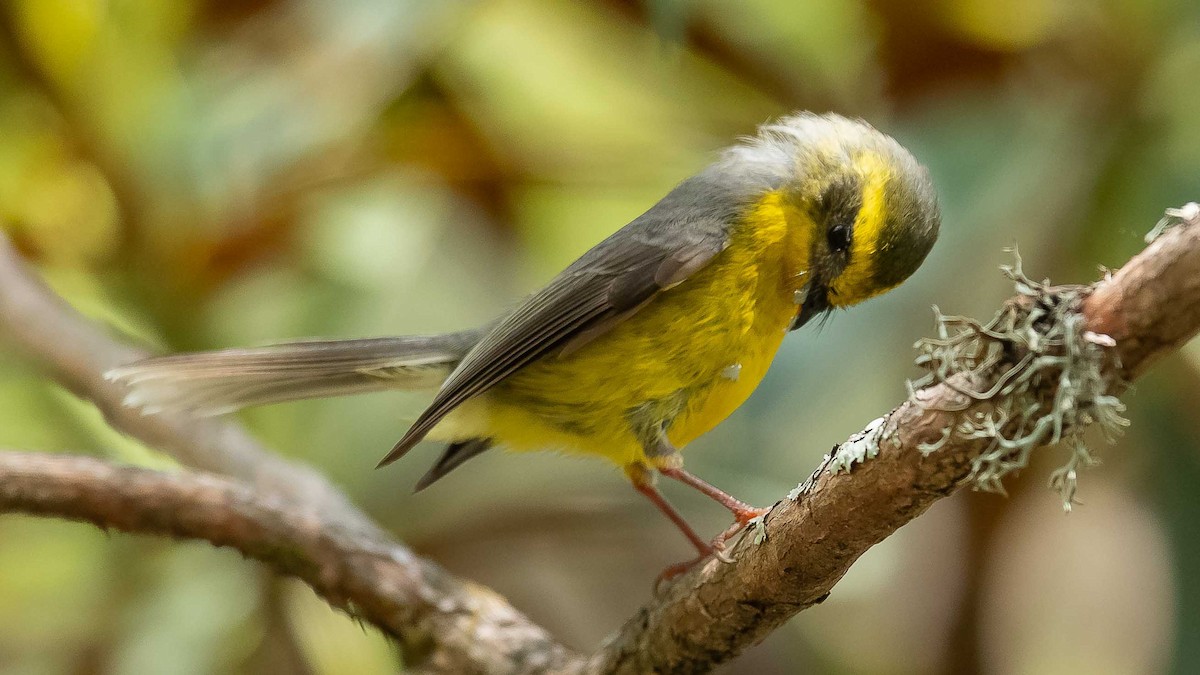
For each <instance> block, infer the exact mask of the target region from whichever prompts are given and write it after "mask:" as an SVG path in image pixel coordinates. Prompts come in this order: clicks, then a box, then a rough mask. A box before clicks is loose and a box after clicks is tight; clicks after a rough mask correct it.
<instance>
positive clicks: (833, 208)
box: [790, 175, 862, 330]
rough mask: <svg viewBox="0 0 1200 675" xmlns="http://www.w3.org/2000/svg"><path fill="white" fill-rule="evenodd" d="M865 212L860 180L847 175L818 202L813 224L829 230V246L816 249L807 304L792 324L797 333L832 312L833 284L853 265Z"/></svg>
mask: <svg viewBox="0 0 1200 675" xmlns="http://www.w3.org/2000/svg"><path fill="white" fill-rule="evenodd" d="M861 208H862V191H861V190H860V186H859V181H858V178H857V177H856V176H853V175H847V176H843V177H841V178H839V179H838V180H836V181H834V182H832V183H830V184H829V185H828V186H826V188H825V189H824V190H823V191H822V192H821V196H820V198H819V199H817V200H816V204H815V205H814V208H813V212H812V213H811V214H810V215H811V216H812V219H813V222H814V223H816V224H817V225H818V226H824V228H825V244H826V245H825V246H818V245H814V246H813V247H812V254H811V255H812V258H811V259H810V260H809V268H810V269H811V270H812V275H811V277H810V281H809V285H808V287H807V289H806V291H805V292H804V298H803V301H802V302H801V303H800V307H799V309H798V310H797V312H796V318H795V319H793V320H792V325H791V326H790V330H796V329H797V328H800V327H801V326H803V325H805V324H806V323H808V322H809V321H811V320H812V319H813V318H814V317H817V316H820V315H822V314H825V313H827V312H828V311H829V310H830V309H832V306H833V305H832V304H831V303H830V302H829V283H830V281H831V280H832V279H833V278H835V277H836V276H837V275H838V274H841V272H842V270H844V269H845V268H846V265H847V264H848V263H849V262H850V249H851V248H852V247H853V245H854V221H855V220H856V219H857V218H858V212H859V209H861Z"/></svg>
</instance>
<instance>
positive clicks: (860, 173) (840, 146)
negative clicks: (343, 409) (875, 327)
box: [732, 113, 941, 328]
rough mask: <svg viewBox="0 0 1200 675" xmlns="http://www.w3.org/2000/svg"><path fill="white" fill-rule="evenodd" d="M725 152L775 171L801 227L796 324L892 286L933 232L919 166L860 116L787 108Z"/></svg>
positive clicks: (784, 201)
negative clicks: (788, 111) (800, 280)
mask: <svg viewBox="0 0 1200 675" xmlns="http://www.w3.org/2000/svg"><path fill="white" fill-rule="evenodd" d="M732 153H733V155H734V157H738V156H740V159H742V160H753V161H754V162H755V163H756V164H758V166H759V167H760V168H759V169H758V170H759V171H765V173H766V174H768V175H773V176H774V178H775V179H774V180H773V181H772V183H773V185H772V188H773V190H772V192H773V193H774V194H776V195H777V196H778V199H779V201H780V204H781V206H782V209H783V211H784V213H785V217H787V219H788V223H789V226H790V227H792V228H794V229H796V230H797V231H800V232H801V233H802V238H803V239H804V242H803V243H804V245H802V246H800V247H798V250H800V251H802V252H803V253H802V255H804V256H806V258H807V260H804V261H800V262H801V267H802V268H803V269H804V270H805V272H806V277H805V279H804V281H805V286H804V288H803V290H802V293H803V297H802V298H801V299H802V307H801V309H800V310H799V311H798V313H797V316H796V320H795V322H794V324H793V327H794V328H798V327H799V326H801V325H803V324H804V323H806V322H808V321H809V320H811V319H812V318H813V317H815V316H818V315H821V314H824V313H825V312H827V311H828V310H830V309H833V308H838V307H847V306H850V305H854V304H857V303H859V302H862V301H863V300H866V299H868V298H871V297H873V296H876V295H879V294H880V293H883V292H885V291H888V290H890V289H892V288H894V287H896V286H897V285H898V284H899V283H900V282H902V281H904V280H905V279H907V278H908V277H909V276H910V275H911V274H912V273H913V272H915V271H916V269H917V268H918V267H919V266H920V265H921V263H922V262H923V261H924V260H925V256H926V255H928V253H929V251H930V249H931V248H932V247H933V243H934V241H935V240H936V239H937V235H938V227H939V223H940V220H941V217H940V215H939V211H938V204H937V196H936V195H935V193H934V190H933V185H932V183H931V182H930V180H929V175H928V172H927V171H926V170H925V167H923V166H921V165H920V164H918V163H917V161H916V160H915V159H914V158H913V156H912V155H911V154H910V153H909V152H908V151H907V150H905V149H904V148H903V147H901V145H900V144H899V143H897V142H896V141H895V140H893V139H892V138H891V137H889V136H887V135H885V134H883V133H880V132H879V131H876V130H875V129H874V128H872V127H871V126H870V125H868V124H866V123H864V122H860V121H855V120H849V119H846V118H844V117H840V116H837V115H814V114H809V113H805V114H800V115H795V116H792V117H787V118H784V119H782V120H779V121H778V122H774V123H772V124H768V125H765V126H763V127H762V128H760V129H759V133H758V135H757V136H756V137H755V138H753V139H751V140H750V141H749V142H748V143H746V144H744V145H742V146H738V147H736V148H734V149H733V150H732Z"/></svg>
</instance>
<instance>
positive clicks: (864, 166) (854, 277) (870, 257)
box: [829, 152, 892, 307]
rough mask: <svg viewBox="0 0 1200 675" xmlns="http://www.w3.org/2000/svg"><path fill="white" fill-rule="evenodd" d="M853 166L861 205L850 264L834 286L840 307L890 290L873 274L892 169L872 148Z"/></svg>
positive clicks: (835, 300)
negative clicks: (885, 192) (858, 181)
mask: <svg viewBox="0 0 1200 675" xmlns="http://www.w3.org/2000/svg"><path fill="white" fill-rule="evenodd" d="M854 168H855V169H856V170H857V172H858V174H859V176H860V177H861V178H862V183H861V185H862V207H861V208H859V210H858V216H857V217H856V218H855V220H854V238H853V241H852V243H851V248H850V264H849V266H847V267H846V270H845V271H844V272H842V274H841V275H840V276H839V277H838V279H837V281H835V282H834V284H833V286H832V287H831V290H832V291H833V292H832V293H831V294H830V298H829V299H830V302H831V303H832V304H834V305H835V306H839V307H841V306H845V305H853V304H856V303H859V302H862V301H863V300H866V299H867V298H870V297H872V296H875V295H879V294H880V293H883V292H884V291H886V290H888V289H886V288H880V287H878V285H877V284H876V283H874V281H873V277H874V275H875V260H876V258H877V254H878V253H879V250H880V239H881V237H882V236H883V230H884V225H885V224H886V223H887V213H886V211H885V199H884V191H885V190H886V189H887V184H888V181H889V180H890V179H891V177H892V176H891V169H890V168H889V166H888V164H887V162H885V161H883V159H881V158H880V157H879V156H878V155H876V154H874V153H870V152H863V153H862V154H860V155H858V156H857V157H855V158H854Z"/></svg>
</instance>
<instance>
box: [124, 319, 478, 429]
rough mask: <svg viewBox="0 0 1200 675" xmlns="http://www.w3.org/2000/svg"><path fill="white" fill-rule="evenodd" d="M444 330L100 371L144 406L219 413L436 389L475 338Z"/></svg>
mask: <svg viewBox="0 0 1200 675" xmlns="http://www.w3.org/2000/svg"><path fill="white" fill-rule="evenodd" d="M478 337H479V334H478V332H477V331H464V332H461V333H447V334H443V335H428V336H405V337H386V338H369V339H360V340H316V341H305V342H289V343H282V344H277V345H270V346H267V347H251V348H246V349H221V350H217V351H210V352H194V353H189V354H173V355H170V356H159V357H154V358H148V359H144V360H141V361H137V362H135V363H131V364H129V365H125V366H121V367H119V368H114V369H112V370H110V371H108V372H107V373H105V374H104V376H105V378H106V379H108V380H111V381H114V382H119V383H122V384H124V385H125V386H126V387H128V390H129V391H128V394H127V395H126V396H125V400H124V403H125V405H127V406H130V407H135V408H141V409H142V411H143V412H144V413H146V414H151V413H156V412H162V411H181V412H189V413H191V414H194V415H205V416H207V415H219V414H222V413H227V412H231V411H233V410H238V409H240V408H245V407H248V406H255V405H263V404H267V403H279V402H282V401H294V400H297V399H304V398H320V397H325V396H340V395H343V394H357V393H362V392H369V391H380V390H384V389H409V390H424V389H436V388H437V387H439V386H440V385H441V383H442V381H443V380H444V379H445V378H446V376H447V375H449V374H450V371H452V370H453V369H454V367H455V366H456V365H457V364H458V361H459V360H460V359H462V356H463V354H465V353H466V352H467V350H469V349H470V348H471V346H472V345H473V344H474V343H475V342H476V341H477V340H478Z"/></svg>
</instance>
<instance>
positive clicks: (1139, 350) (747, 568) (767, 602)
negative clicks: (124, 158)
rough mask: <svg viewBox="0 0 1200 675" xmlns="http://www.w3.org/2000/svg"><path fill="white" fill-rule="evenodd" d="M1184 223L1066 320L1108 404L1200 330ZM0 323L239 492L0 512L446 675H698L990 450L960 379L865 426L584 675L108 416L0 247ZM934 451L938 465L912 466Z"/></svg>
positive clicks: (485, 600) (234, 452)
mask: <svg viewBox="0 0 1200 675" xmlns="http://www.w3.org/2000/svg"><path fill="white" fill-rule="evenodd" d="M1190 219H1191V222H1190V223H1189V224H1188V226H1187V227H1178V228H1175V229H1172V230H1169V231H1168V232H1167V233H1166V234H1165V235H1164V236H1162V237H1161V238H1159V239H1158V240H1157V241H1155V242H1154V243H1153V244H1152V245H1151V246H1149V247H1148V248H1147V249H1146V250H1145V251H1143V252H1142V253H1141V254H1139V255H1138V256H1136V257H1135V258H1134V259H1133V260H1132V261H1130V263H1129V264H1128V265H1126V267H1125V268H1123V269H1122V270H1121V271H1120V272H1118V273H1117V274H1115V275H1114V276H1113V277H1112V278H1110V279H1107V280H1105V281H1104V282H1101V283H1100V284H1098V285H1097V287H1096V288H1095V289H1094V290H1093V291H1092V292H1091V293H1090V295H1089V296H1088V297H1087V298H1086V299H1085V300H1084V301H1083V302H1082V303H1081V304H1080V305H1079V308H1078V311H1079V312H1081V313H1082V316H1083V317H1084V320H1085V326H1086V328H1087V329H1089V330H1091V331H1094V332H1096V333H1101V334H1105V335H1108V336H1110V337H1112V338H1114V339H1115V340H1116V347H1115V350H1114V353H1115V355H1116V356H1118V357H1119V363H1120V365H1119V366H1118V367H1116V368H1114V369H1113V370H1112V372H1111V373H1110V377H1111V382H1112V385H1113V386H1114V388H1118V389H1119V388H1120V387H1121V386H1122V385H1123V384H1124V383H1125V382H1127V381H1130V380H1132V379H1133V378H1135V377H1137V376H1138V375H1140V374H1141V373H1143V372H1144V371H1145V369H1146V368H1147V367H1148V365H1149V364H1150V363H1152V362H1153V361H1155V360H1156V359H1157V358H1159V357H1161V356H1162V355H1163V354H1165V353H1168V352H1170V351H1172V350H1174V349H1177V348H1178V347H1179V346H1180V345H1182V344H1183V343H1184V342H1185V341H1186V340H1188V339H1190V338H1191V337H1192V336H1193V335H1194V334H1195V333H1196V332H1197V330H1198V329H1200V222H1197V221H1198V220H1200V219H1198V218H1197V217H1196V214H1195V213H1192V214H1190ZM0 319H2V322H0V334H6V335H7V336H8V337H9V338H10V339H12V340H13V341H15V342H17V343H18V344H20V345H22V346H23V347H24V348H25V349H26V350H27V351H29V352H30V353H31V354H33V355H34V356H35V358H37V359H38V360H39V361H41V362H42V363H43V364H44V365H45V366H46V367H47V368H48V369H49V370H50V372H51V373H52V374H53V375H54V376H55V377H56V378H57V379H58V380H59V381H60V382H63V383H64V384H66V385H67V386H69V387H70V388H72V389H73V390H74V391H76V392H77V393H79V394H80V395H81V396H84V397H86V398H89V399H91V400H93V401H95V402H96V404H97V406H98V407H100V409H101V410H102V411H103V412H104V413H105V415H106V416H107V417H108V419H109V420H110V422H111V423H112V424H113V425H114V426H115V427H116V428H118V429H121V430H123V431H126V432H127V433H130V434H132V435H134V436H136V437H138V438H140V439H142V440H144V441H146V442H148V443H151V444H153V445H156V446H158V447H162V448H164V449H166V450H167V451H168V452H170V453H171V454H172V455H173V456H175V457H176V458H178V459H180V460H181V461H182V462H184V463H186V464H190V465H192V466H196V467H199V468H202V469H206V470H209V471H213V472H218V473H224V474H227V475H230V476H233V477H235V478H237V479H240V480H241V481H243V482H244V483H239V482H231V481H224V480H221V479H217V478H214V477H211V476H198V475H187V474H183V475H170V474H162V473H156V472H151V471H146V470H140V469H119V468H115V467H111V466H108V465H105V464H103V463H101V462H96V461H95V460H83V459H66V458H48V457H39V456H36V455H13V456H11V457H9V458H3V459H0V508H4V507H5V506H6V505H7V506H9V507H10V508H19V509H21V510H25V511H29V512H41V513H53V514H57V515H63V516H67V517H75V518H81V519H85V520H91V521H92V522H99V523H100V524H107V525H110V526H114V527H122V528H127V529H130V530H136V531H155V532H161V533H165V534H173V535H176V536H196V537H200V538H204V539H207V540H209V541H212V542H214V543H217V544H224V545H232V546H235V547H237V548H239V550H242V551H243V552H246V553H247V554H248V555H251V556H253V557H256V558H258V559H261V560H264V561H266V562H268V563H270V564H272V565H273V566H274V567H275V568H277V569H279V570H280V571H282V572H285V573H289V574H295V575H297V576H299V577H301V578H302V579H305V580H306V581H308V582H309V583H310V584H311V585H313V587H314V588H315V589H316V590H317V591H318V592H319V593H321V594H322V595H324V596H325V597H326V598H328V599H329V600H330V601H331V602H332V603H334V604H336V605H339V606H351V607H353V608H354V610H355V611H357V612H359V613H360V614H362V615H363V616H364V618H367V619H368V620H370V621H372V623H375V624H376V625H379V626H380V627H381V628H383V629H384V630H385V631H388V632H389V633H391V634H393V635H397V636H398V637H400V638H401V640H402V644H403V645H404V646H405V648H406V656H407V657H408V658H409V661H410V665H413V666H416V667H417V668H423V669H428V670H438V671H442V672H488V673H523V672H574V671H577V670H580V669H582V670H585V671H586V672H591V673H642V672H703V671H706V670H709V669H711V668H712V667H714V666H715V665H717V664H719V663H722V662H724V661H727V660H728V659H730V658H733V657H734V656H736V655H737V654H738V653H740V652H741V651H742V650H744V649H745V648H746V647H748V646H750V645H752V644H754V643H756V642H758V641H759V640H761V639H762V638H764V637H765V636H766V635H767V634H768V633H770V632H771V631H772V630H774V629H775V628H777V627H778V626H779V625H780V624H782V623H783V622H784V621H786V620H787V619H789V618H790V617H792V616H793V615H795V614H796V613H797V612H799V611H801V610H803V609H805V608H807V607H810V606H812V605H813V604H816V603H819V602H820V601H821V600H823V599H824V598H825V597H826V596H827V595H828V593H829V592H830V590H831V589H832V588H833V586H834V584H836V583H837V581H838V580H839V579H841V577H842V576H843V575H844V574H845V572H846V571H847V569H848V568H849V566H850V565H851V564H852V563H853V562H854V561H855V560H856V559H857V558H858V557H859V556H860V555H862V553H864V552H865V551H866V550H867V549H868V548H870V547H871V546H873V545H874V544H876V543H878V542H879V541H881V540H883V539H884V538H886V537H887V536H889V535H890V534H892V533H893V532H895V531H896V530H897V529H898V528H900V527H901V526H902V525H904V524H905V523H907V522H908V521H909V520H911V519H913V518H915V517H916V516H918V515H920V514H921V513H923V512H924V511H925V510H926V509H928V508H929V506H930V505H932V504H933V502H935V501H937V500H938V499H941V498H943V497H946V496H948V495H950V494H952V493H954V492H955V491H957V490H958V489H960V488H961V487H962V486H963V485H964V484H965V481H966V479H967V478H968V477H969V476H970V475H971V472H972V466H973V462H974V461H975V460H976V459H977V458H978V457H979V456H980V453H982V452H983V451H984V450H985V448H986V447H987V441H985V440H981V439H974V440H972V439H969V438H965V437H960V436H959V435H954V434H951V435H949V436H947V435H946V433H945V432H946V430H947V429H951V428H953V425H954V424H955V423H956V422H957V421H959V420H960V419H961V417H960V415H962V414H964V412H965V413H967V414H969V413H972V412H973V411H975V410H977V409H979V408H981V407H983V406H986V405H987V403H988V402H987V401H978V400H976V399H975V398H972V397H970V396H967V395H966V394H964V393H963V392H964V391H968V390H975V391H983V390H987V389H988V388H989V387H990V386H991V384H992V383H993V381H989V380H988V379H987V378H986V377H985V376H982V375H979V374H978V373H971V374H966V373H964V374H960V375H956V376H954V377H953V378H951V379H950V380H948V381H946V382H945V383H942V384H939V385H935V386H931V387H927V388H924V389H921V390H920V391H918V392H916V395H915V397H914V398H915V400H912V401H908V402H905V403H904V404H902V405H901V406H900V407H898V408H897V409H896V410H894V411H892V413H890V414H889V415H888V416H887V417H885V418H884V419H883V420H882V422H881V423H880V424H881V426H876V427H873V428H876V429H881V430H882V432H883V435H884V436H886V437H888V438H889V439H891V440H893V441H894V443H883V444H881V445H880V446H879V448H878V450H879V454H878V456H876V457H874V458H873V459H870V460H869V461H866V462H863V463H861V464H858V465H856V466H855V467H854V468H853V470H851V471H848V472H843V471H837V470H835V468H836V464H835V460H834V459H833V455H832V454H831V456H830V458H827V459H826V460H825V462H823V463H822V464H821V466H819V467H818V468H817V470H816V471H815V472H814V473H813V474H812V476H811V477H810V478H809V480H808V481H806V482H805V484H804V485H802V486H801V489H799V490H797V492H796V496H795V498H789V499H785V500H784V501H782V502H780V503H779V504H777V505H776V507H775V509H774V510H773V511H772V512H771V514H770V515H769V516H768V518H767V520H766V524H765V532H766V534H767V538H766V539H765V541H763V542H762V543H761V544H759V545H756V546H750V545H746V546H742V547H741V548H740V549H739V550H738V556H737V560H736V561H735V562H734V563H733V564H723V563H720V562H718V561H709V562H708V563H706V564H705V565H703V566H702V567H701V568H699V569H698V570H696V571H695V572H694V573H692V574H690V575H688V576H686V577H684V578H683V579H681V580H679V581H678V582H676V583H675V584H673V585H672V586H670V587H669V588H668V589H666V592H665V593H664V594H663V595H662V596H661V597H659V598H656V599H655V600H653V601H651V602H650V603H648V604H647V605H646V606H644V607H643V608H642V609H641V610H639V611H638V613H637V614H636V615H635V616H634V617H633V618H632V619H631V620H630V621H629V622H628V623H627V624H626V625H625V626H624V628H622V629H621V630H620V631H618V632H617V633H616V634H615V635H614V636H612V637H611V638H610V639H609V640H608V641H607V642H606V644H605V645H604V646H603V647H602V648H601V649H600V650H599V651H598V652H596V654H594V655H593V656H592V657H591V658H590V659H589V660H588V661H587V662H586V664H585V663H583V662H581V661H580V660H579V659H578V657H576V656H574V655H572V654H571V653H569V652H568V651H567V650H565V649H564V648H563V647H561V646H560V645H558V644H556V643H555V642H554V641H553V640H552V639H550V638H549V637H548V636H547V635H546V633H545V632H544V631H543V630H542V629H541V628H539V627H537V626H535V625H533V624H531V623H530V622H529V621H528V620H527V619H526V618H525V617H523V616H522V615H520V614H519V613H518V612H516V610H514V609H512V608H511V607H510V606H508V605H507V604H506V603H505V602H504V601H503V600H502V599H501V598H499V596H496V595H495V594H494V593H492V592H490V591H487V590H486V589H482V588H480V587H477V586H475V585H473V584H469V583H466V582H462V581H458V580H456V579H454V578H453V577H451V576H450V575H448V574H446V573H445V572H443V571H442V570H440V568H438V567H436V566H435V565H433V564H432V563H429V562H426V561H423V560H420V559H419V558H416V557H414V556H413V555H412V554H411V553H410V552H409V551H408V550H407V549H405V548H404V547H402V546H400V545H399V544H397V543H395V542H394V541H392V540H390V539H389V538H387V536H386V535H385V534H383V533H381V532H380V531H379V529H378V528H377V527H376V526H375V525H374V524H373V523H372V522H371V521H370V520H369V519H368V518H367V517H366V516H364V515H363V514H361V513H360V512H359V511H357V510H356V509H355V508H354V507H353V506H352V505H350V504H349V502H348V501H347V500H346V499H345V498H344V497H343V496H342V495H341V494H340V493H339V492H337V490H336V489H334V488H333V487H332V486H330V485H329V484H328V483H327V482H326V481H325V480H324V479H323V478H321V477H320V475H319V474H316V472H314V471H312V470H311V469H309V468H308V467H304V466H302V465H298V464H295V463H292V462H287V461H285V460H283V459H280V458H278V457H276V456H274V455H271V454H270V453H268V452H266V451H264V450H263V449H261V448H260V447H259V446H258V445H257V444H255V443H254V442H253V441H252V440H251V439H250V438H249V437H248V436H247V435H246V434H245V433H244V432H243V431H241V430H240V429H239V428H238V427H236V426H234V425H231V424H227V423H222V422H219V421H196V420H190V419H187V418H184V417H175V416H155V417H142V416H140V415H138V414H137V413H134V412H131V411H128V410H126V409H124V408H122V407H121V406H120V404H119V401H120V397H121V392H119V391H117V390H115V388H114V387H112V386H111V385H109V384H108V383H107V382H105V381H104V380H103V379H102V378H101V376H100V373H102V372H103V371H104V370H106V369H107V368H108V367H110V366H113V365H116V364H119V363H123V362H126V361H129V360H132V359H133V358H136V357H137V356H138V355H139V354H138V353H136V352H135V351H133V350H131V349H129V348H127V347H124V346H121V345H119V344H117V343H115V342H113V341H112V340H111V339H109V338H108V337H107V336H106V335H105V334H104V333H103V332H102V331H100V330H98V329H97V328H96V327H94V326H93V325H91V324H90V323H89V322H87V321H86V320H84V319H82V318H81V317H79V316H78V315H77V314H76V313H75V312H74V311H73V310H71V309H70V308H69V307H67V306H66V305H65V303H63V302H62V301H61V300H60V299H58V298H57V297H56V296H54V295H53V294H52V293H51V292H50V291H49V290H48V289H46V288H45V287H44V285H43V284H42V283H41V282H40V281H38V280H36V279H35V278H33V277H32V276H31V275H30V274H29V273H28V272H27V271H26V270H25V268H24V266H23V265H22V264H21V263H20V261H19V260H18V258H17V257H16V256H15V254H14V253H13V252H12V251H11V248H9V247H8V246H7V242H6V240H3V239H2V238H0ZM1052 393H1053V392H1052ZM941 439H945V442H944V443H943V444H942V445H941V447H940V449H938V450H937V451H935V452H931V453H928V454H926V453H925V452H922V451H921V447H922V445H927V444H929V443H931V442H933V441H939V440H941ZM13 464H15V466H13ZM31 467H32V468H31ZM89 485H90V486H91V487H85V486H89ZM99 486H103V488H100V487H99ZM39 490H41V491H42V492H39ZM139 495H140V498H135V497H137V496H139ZM155 500H157V501H155ZM171 500H180V501H178V503H176V506H178V507H182V506H183V505H184V504H185V503H186V504H188V505H190V506H189V508H178V509H177V510H172V509H170V508H167V507H166V506H164V505H165V504H166V503H168V502H170V501H171ZM147 502H148V503H147Z"/></svg>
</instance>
